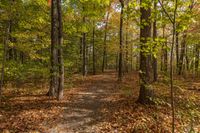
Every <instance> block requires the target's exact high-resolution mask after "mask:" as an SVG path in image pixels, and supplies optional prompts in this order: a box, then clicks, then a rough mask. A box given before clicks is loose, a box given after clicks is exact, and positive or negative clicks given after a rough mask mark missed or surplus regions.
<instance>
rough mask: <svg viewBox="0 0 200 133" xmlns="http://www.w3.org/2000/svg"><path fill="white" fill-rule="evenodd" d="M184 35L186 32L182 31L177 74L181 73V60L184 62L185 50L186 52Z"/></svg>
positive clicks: (185, 35)
mask: <svg viewBox="0 0 200 133" xmlns="http://www.w3.org/2000/svg"><path fill="white" fill-rule="evenodd" d="M186 37H187V34H186V32H185V31H184V33H183V40H182V42H181V53H180V59H179V65H178V75H181V74H182V71H183V62H184V57H185V52H186Z"/></svg>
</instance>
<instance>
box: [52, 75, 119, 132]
mask: <svg viewBox="0 0 200 133" xmlns="http://www.w3.org/2000/svg"><path fill="white" fill-rule="evenodd" d="M76 86H78V87H77V88H74V89H72V91H70V92H69V93H70V95H72V99H71V100H70V101H69V102H67V104H66V107H64V108H65V113H64V115H63V117H64V120H63V121H62V122H61V123H58V125H57V126H56V127H54V128H53V129H50V130H49V132H51V133H56V132H57V133H58V132H59V133H66V132H67V133H96V132H98V129H99V128H98V124H99V123H100V122H102V118H103V113H102V112H101V111H102V109H103V108H102V106H103V105H104V104H106V105H108V106H109V103H111V101H109V97H111V96H113V95H119V94H120V93H119V92H118V89H117V83H116V75H115V74H114V73H107V74H104V75H97V76H90V78H88V79H85V80H84V81H82V82H81V83H80V85H76ZM110 105H111V104H110Z"/></svg>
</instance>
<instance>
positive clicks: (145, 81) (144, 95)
mask: <svg viewBox="0 0 200 133" xmlns="http://www.w3.org/2000/svg"><path fill="white" fill-rule="evenodd" d="M143 2H144V0H140V5H141V7H140V12H141V18H140V23H141V24H142V26H141V27H140V49H141V51H140V71H139V78H140V92H139V98H138V100H137V102H139V103H142V104H146V103H149V102H150V99H149V97H151V94H150V93H151V92H150V91H149V70H148V67H149V66H148V54H149V53H148V52H145V49H147V47H148V46H147V45H148V43H147V42H148V38H150V37H151V22H150V16H151V7H150V6H149V7H148V8H145V7H143V6H142V5H143ZM144 22H145V23H147V24H145V25H144Z"/></svg>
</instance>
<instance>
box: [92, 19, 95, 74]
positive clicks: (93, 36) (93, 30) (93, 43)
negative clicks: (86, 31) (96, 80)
mask: <svg viewBox="0 0 200 133" xmlns="http://www.w3.org/2000/svg"><path fill="white" fill-rule="evenodd" d="M95 51H96V49H95V22H94V21H93V29H92V57H93V62H92V64H93V65H92V66H93V75H95V74H96V53H95Z"/></svg>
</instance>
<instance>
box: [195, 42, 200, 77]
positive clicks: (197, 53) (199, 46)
mask: <svg viewBox="0 0 200 133" xmlns="http://www.w3.org/2000/svg"><path fill="white" fill-rule="evenodd" d="M199 54H200V45H199V44H196V46H195V73H196V75H197V77H198V73H199Z"/></svg>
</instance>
